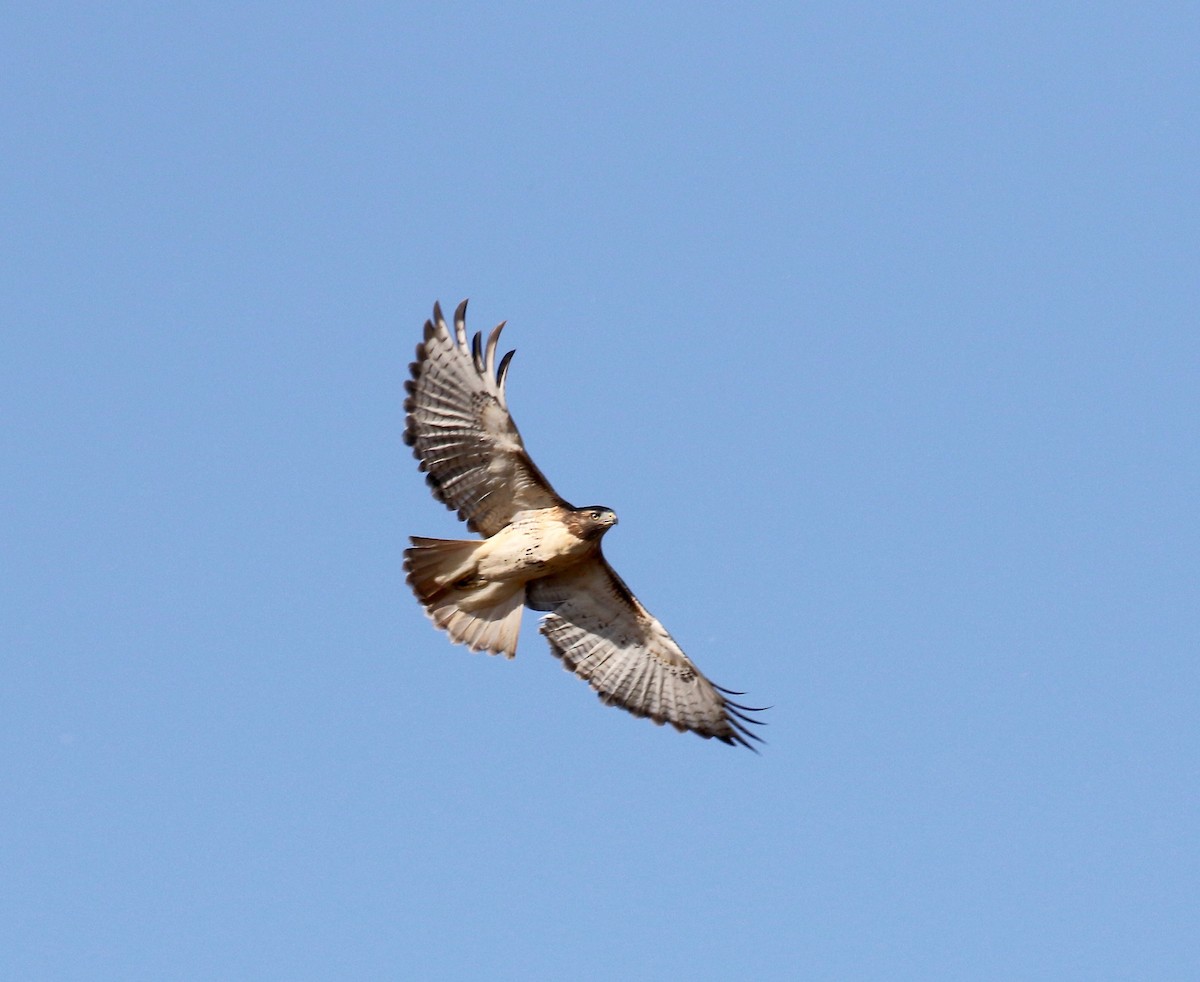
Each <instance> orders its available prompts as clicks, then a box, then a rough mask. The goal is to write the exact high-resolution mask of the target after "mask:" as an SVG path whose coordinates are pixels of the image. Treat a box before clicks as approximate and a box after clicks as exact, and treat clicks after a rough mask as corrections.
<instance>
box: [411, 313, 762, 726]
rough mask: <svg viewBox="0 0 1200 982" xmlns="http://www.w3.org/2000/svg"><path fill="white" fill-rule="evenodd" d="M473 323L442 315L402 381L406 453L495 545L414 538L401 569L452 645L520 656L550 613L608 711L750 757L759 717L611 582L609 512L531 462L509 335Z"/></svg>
mask: <svg viewBox="0 0 1200 982" xmlns="http://www.w3.org/2000/svg"><path fill="white" fill-rule="evenodd" d="M466 311H467V302H466V301H465V300H464V301H463V302H462V303H461V304H459V307H458V310H457V311H456V312H455V314H454V333H453V334H451V333H450V330H449V329H448V328H447V327H446V321H445V319H444V318H443V317H442V311H441V308H440V307H439V306H438V305H437V304H434V307H433V319H432V320H429V321H426V322H425V340H424V341H423V342H422V343H421V344H419V345H418V346H417V360H416V361H415V362H413V363H412V366H411V369H412V379H411V380H409V381H408V382H406V383H405V388H406V390H407V391H408V398H407V399H406V400H405V403H404V408H405V411H406V412H407V414H408V419H407V426H406V428H405V432H404V442H405V443H407V444H409V446H411V447H412V448H413V455H414V456H415V457H416V458H417V460H418V461H420V467H421V470H423V471H425V472H426V480H427V481H428V483H429V486H430V487H431V488H432V489H433V494H434V496H435V497H436V498H437V499H438V500H439V501H441V502H443V503H444V504H445V505H446V506H447V507H448V508H451V509H453V510H456V511H457V512H458V517H459V518H460V519H462V520H463V521H465V522H466V523H467V527H468V528H470V529H471V531H473V532H478V533H480V534H481V535H483V536H484V538H483V539H467V540H457V539H427V538H422V537H419V536H413V537H412V548H411V549H407V550H405V553H404V568H405V569H406V570H407V571H408V583H409V585H410V586H411V587H412V589H413V592H414V593H415V594H416V595H417V599H418V600H420V601H421V605H422V606H423V607H424V608H425V611H426V613H428V614H429V616H430V617H431V618H432V619H433V622H434V623H435V624H436V625H437V626H438V627H440V628H442V629H444V630H445V631H446V632H447V633H448V634H449V635H450V637H451V639H452V640H454V641H456V642H459V643H461V644H465V645H468V646H469V647H470V648H471V649H472V650H474V651H487V652H490V653H493V654H503V655H505V656H507V657H509V658H512V657H513V656H514V655H515V654H516V651H517V632H518V630H519V628H520V626H521V608H522V607H523V606H528V607H530V608H531V609H533V610H539V611H548V613H547V614H546V616H545V617H544V618H542V624H541V633H542V634H544V635H545V636H546V640H547V641H549V642H550V648H551V650H552V651H553V652H554V654H555V655H556V656H557V657H558V658H560V659H562V662H563V665H564V667H566V668H568V669H570V670H571V671H573V672H574V673H575V674H576V675H578V676H579V677H580V678H583V679H586V680H587V681H588V682H589V683H590V684H591V686H592V688H593V689H595V690H596V692H597V694H598V695H599V696H600V699H601V701H603V702H604V703H605V704H607V705H616V706H621V707H622V708H623V709H627V710H628V711H629V712H631V713H633V714H634V715H635V716H647V717H649V718H650V719H652V720H653V721H654V722H655V723H658V724H659V725H662V724H663V723H670V724H671V725H672V726H674V727H675V728H676V729H677V730H681V731H682V730H691V731H692V732H693V733H698V734H699V735H700V736H702V737H705V738H708V737H716V738H717V739H718V740H721V741H724V742H725V743H729V744H741V745H742V746H745V747H750V746H751V744H750V742H749V741H750V740H759V737H757V736H755V735H754V734H753V733H752V732H750V730H749V729H748V728H747V726H746V724H747V723H757V722H759V721H758V720H755V719H751V718H750V716H748V715H747V714H748V713H753V712H759V710H757V709H753V708H751V707H749V706H742V705H739V704H738V703H736V702H732V701H731V700H730V699H729V698H728V697H729V696H735V695H740V694H741V693H737V692H731V691H730V690H728V689H722V688H721V687H720V686H717V685H714V684H713V683H712V682H710V681H709V680H708V679H707V678H705V677H704V676H703V675H702V674H701V673H700V671H699V670H698V669H697V668H696V666H695V665H693V664H692V662H691V660H690V659H689V658H688V657H687V655H685V654H684V653H683V651H682V650H681V649H680V647H679V645H678V644H676V643H675V639H674V638H672V637H671V635H669V634H668V633H667V631H666V629H665V628H664V627H663V626H662V624H660V623H659V622H658V620H657V619H656V618H655V617H654V616H652V615H651V614H650V612H649V611H648V610H646V608H645V607H643V606H642V605H641V603H639V602H638V599H637V597H635V596H634V595H633V593H632V592H631V591H630V589H629V587H627V586H626V585H625V583H624V581H623V580H622V579H621V578H620V577H619V576H617V574H616V573H615V572H613V569H612V567H611V566H609V565H608V563H607V562H606V561H605V559H604V555H603V553H601V551H600V540H601V538H603V536H604V533H605V532H607V531H608V530H609V529H610V528H612V527H613V526H614V525H616V524H617V516H616V515H615V514H614V513H613V511H612V509H610V508H604V507H602V506H600V505H591V506H588V507H587V508H575V507H573V506H572V505H570V504H568V503H567V502H566V501H565V500H563V499H562V498H561V497H559V495H558V494H557V493H556V492H555V490H554V488H552V487H551V486H550V482H549V481H547V480H546V478H545V477H544V476H543V475H542V472H541V471H539V470H538V469H537V467H536V465H535V464H534V463H533V461H532V460H530V458H529V454H527V453H526V452H525V445H524V443H522V442H521V434H520V433H518V432H517V427H516V424H514V423H513V421H512V417H511V416H510V415H509V413H508V404H507V401H506V399H505V395H504V385H505V380H506V378H507V375H508V367H509V362H510V361H511V360H512V356H513V354H514V352H512V351H510V352H509V353H508V354H506V355H505V356H504V357H503V358H501V359H500V363H499V365H497V364H496V344H497V343H498V341H499V340H500V332H501V330H503V328H504V325H503V324H501V325H500V326H499V327H497V328H496V329H495V330H494V331H492V333H491V335H490V336H489V337H488V339H487V343H486V345H485V344H484V343H483V341H482V338H481V336H480V335H479V334H476V335H475V338H474V341H473V342H472V343H468V341H467V330H466ZM751 749H753V748H751Z"/></svg>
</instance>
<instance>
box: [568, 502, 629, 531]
mask: <svg viewBox="0 0 1200 982" xmlns="http://www.w3.org/2000/svg"><path fill="white" fill-rule="evenodd" d="M567 524H568V525H569V526H570V527H571V531H572V532H574V533H575V534H576V535H577V536H579V538H581V539H598V538H600V536H602V535H603V534H604V533H605V532H607V531H608V530H609V529H610V528H612V527H613V526H614V525H616V524H617V513H616V512H615V511H613V510H612V509H611V508H605V507H604V506H603V505H588V506H587V507H586V508H574V509H572V510H571V512H570V514H569V516H568V518H567Z"/></svg>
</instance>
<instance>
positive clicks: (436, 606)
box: [404, 535, 525, 658]
mask: <svg viewBox="0 0 1200 982" xmlns="http://www.w3.org/2000/svg"><path fill="white" fill-rule="evenodd" d="M412 544H413V547H412V548H411V549H405V550H404V568H405V569H406V570H407V571H408V584H409V586H411V587H412V590H413V593H415V594H416V595H417V599H418V600H420V601H421V605H422V606H423V607H424V608H425V613H427V614H428V615H429V616H430V617H431V618H432V619H433V622H434V623H435V624H436V625H437V626H438V627H440V628H442V629H443V630H444V631H446V633H448V634H449V635H450V637H451V639H452V640H454V641H457V642H458V643H459V644H465V645H467V646H468V647H470V649H471V650H472V651H486V652H488V653H490V654H500V655H504V656H505V657H507V658H512V657H513V656H514V655H515V654H516V653H517V635H518V633H519V632H520V629H521V608H522V607H523V606H524V605H525V588H524V587H523V586H520V585H517V586H514V585H513V584H511V583H502V582H493V581H488V580H483V579H481V578H480V577H479V575H478V573H477V571H476V565H475V552H476V550H477V549H478V548H479V546H481V545H482V544H483V541H482V540H480V539H426V538H422V537H421V536H416V535H414V536H413V537H412Z"/></svg>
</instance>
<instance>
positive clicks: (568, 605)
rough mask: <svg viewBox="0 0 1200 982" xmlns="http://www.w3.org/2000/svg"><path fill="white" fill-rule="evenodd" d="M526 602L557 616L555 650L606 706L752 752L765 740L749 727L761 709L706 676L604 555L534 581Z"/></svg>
mask: <svg viewBox="0 0 1200 982" xmlns="http://www.w3.org/2000/svg"><path fill="white" fill-rule="evenodd" d="M526 603H527V604H528V606H530V607H532V608H533V609H534V610H548V611H550V613H549V614H547V615H546V617H544V618H543V619H542V626H541V632H542V634H544V635H545V636H546V640H547V641H549V642H550V648H551V650H552V651H553V652H554V654H555V655H556V656H557V657H559V658H561V659H562V662H563V665H564V666H565V667H566V668H569V669H570V670H571V671H573V672H574V673H575V674H576V675H578V676H579V677H580V678H582V679H586V680H587V681H588V683H589V684H590V685H591V686H592V688H593V689H595V690H596V693H597V695H599V696H600V700H601V701H602V702H604V703H605V704H606V705H616V706H621V707H622V708H624V709H627V710H628V711H629V712H631V713H633V714H634V715H635V716H647V717H649V718H650V719H652V720H653V721H654V722H655V723H658V724H659V725H662V724H663V723H670V724H671V725H672V726H674V727H675V729H677V730H681V731H682V730H691V731H692V732H693V733H698V734H700V736H702V737H706V738H707V737H716V738H717V739H718V740H722V741H724V742H725V743H730V744H735V743H736V744H741V745H742V746H744V747H751V749H753V747H752V746H751V744H750V742H749V741H750V740H756V741H757V740H759V739H760V738H759V737H757V736H755V735H754V734H753V733H752V732H750V730H749V729H748V728H747V726H746V724H747V723H755V724H757V723H759V721H758V720H755V719H752V718H751V717H750V716H748V715H747V714H748V713H753V712H758V711H759V710H757V709H753V708H751V707H749V706H742V705H739V704H738V703H736V702H733V701H731V700H730V699H729V698H727V697H728V696H733V695H740V693H737V692H730V691H729V690H728V689H722V688H721V687H720V686H717V685H714V684H713V683H712V682H710V681H709V680H708V679H707V678H705V677H704V676H703V675H702V674H701V673H700V671H699V669H697V668H696V666H695V665H694V664H692V662H691V659H689V658H688V656H687V655H685V654H684V653H683V651H682V649H680V647H679V645H678V644H676V643H675V639H674V638H672V637H671V635H670V634H668V633H667V631H666V628H664V627H663V626H662V624H661V623H659V621H658V619H657V618H655V617H654V616H653V615H652V614H651V613H650V612H649V611H648V610H646V608H645V607H643V606H642V604H641V603H640V602H639V601H638V599H637V597H635V596H634V595H633V593H632V592H630V590H629V587H627V586H626V585H625V583H624V582H623V581H622V580H621V578H620V577H619V576H617V574H616V573H615V572H614V571H613V569H612V567H611V566H609V565H608V563H607V562H606V561H605V559H604V558H603V556H600V555H597V556H596V558H594V559H592V560H588V561H585V562H583V563H580V564H579V565H577V566H575V567H572V568H571V569H570V570H568V571H566V572H564V573H561V574H558V575H555V576H550V577H547V578H545V579H542V580H537V581H535V582H533V583H530V584H529V585H528V587H527V593H526Z"/></svg>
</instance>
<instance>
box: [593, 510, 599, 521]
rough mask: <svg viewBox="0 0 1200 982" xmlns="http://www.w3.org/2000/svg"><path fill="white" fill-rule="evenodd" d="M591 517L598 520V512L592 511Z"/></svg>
mask: <svg viewBox="0 0 1200 982" xmlns="http://www.w3.org/2000/svg"><path fill="white" fill-rule="evenodd" d="M592 518H594V519H596V520H597V521H599V520H600V513H599V512H598V511H594V512H592Z"/></svg>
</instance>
